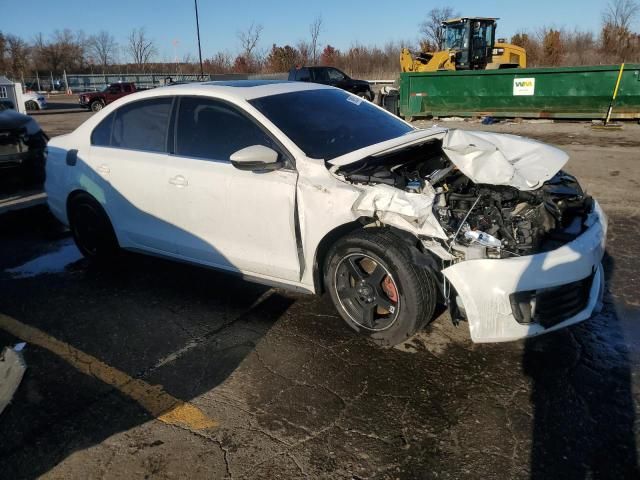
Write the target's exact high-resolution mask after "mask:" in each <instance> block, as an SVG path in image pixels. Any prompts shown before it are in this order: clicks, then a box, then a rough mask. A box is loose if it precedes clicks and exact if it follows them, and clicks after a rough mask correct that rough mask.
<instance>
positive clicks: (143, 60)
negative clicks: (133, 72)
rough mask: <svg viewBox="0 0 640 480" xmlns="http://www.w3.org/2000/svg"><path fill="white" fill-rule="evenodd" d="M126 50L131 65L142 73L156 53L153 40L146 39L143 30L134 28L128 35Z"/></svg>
mask: <svg viewBox="0 0 640 480" xmlns="http://www.w3.org/2000/svg"><path fill="white" fill-rule="evenodd" d="M127 50H128V52H129V55H131V58H132V59H133V63H135V64H136V65H137V66H138V68H141V69H142V70H143V71H144V67H145V65H146V64H147V63H149V60H150V59H151V57H153V56H154V55H155V54H156V52H157V50H156V47H155V45H154V44H153V40H150V39H148V38H147V35H146V33H145V31H144V28H140V29H136V28H134V29H133V30H132V31H131V33H130V34H129V43H128V45H127Z"/></svg>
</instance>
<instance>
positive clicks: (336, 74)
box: [328, 68, 344, 82]
mask: <svg viewBox="0 0 640 480" xmlns="http://www.w3.org/2000/svg"><path fill="white" fill-rule="evenodd" d="M328 74H329V80H331V81H333V82H341V81H342V80H344V74H343V73H342V72H341V71H340V70H336V69H335V68H330V69H329V70H328Z"/></svg>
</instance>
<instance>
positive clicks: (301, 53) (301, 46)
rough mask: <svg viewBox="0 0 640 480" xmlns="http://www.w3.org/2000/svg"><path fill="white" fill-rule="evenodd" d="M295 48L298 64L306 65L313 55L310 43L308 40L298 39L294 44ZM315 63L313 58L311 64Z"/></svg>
mask: <svg viewBox="0 0 640 480" xmlns="http://www.w3.org/2000/svg"><path fill="white" fill-rule="evenodd" d="M296 49H297V50H298V58H297V62H298V64H300V65H308V64H309V61H310V60H311V58H312V56H313V55H312V53H311V44H310V43H309V42H305V41H304V40H300V41H299V42H298V43H297V45H296ZM319 56H320V55H318V57H319ZM316 63H317V62H316V61H315V60H313V64H314V65H315V64H316Z"/></svg>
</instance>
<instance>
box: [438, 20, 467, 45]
mask: <svg viewBox="0 0 640 480" xmlns="http://www.w3.org/2000/svg"><path fill="white" fill-rule="evenodd" d="M467 37H468V35H467V24H466V23H454V24H450V25H446V26H445V31H444V45H443V48H444V49H445V50H462V49H464V48H467V45H468V44H467V42H468V38H467Z"/></svg>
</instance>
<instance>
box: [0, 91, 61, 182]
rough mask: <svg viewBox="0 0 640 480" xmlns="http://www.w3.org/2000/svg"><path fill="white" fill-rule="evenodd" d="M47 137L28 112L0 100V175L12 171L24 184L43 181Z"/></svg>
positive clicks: (2, 175)
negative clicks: (21, 111) (16, 109)
mask: <svg viewBox="0 0 640 480" xmlns="http://www.w3.org/2000/svg"><path fill="white" fill-rule="evenodd" d="M48 140H49V138H48V137H47V135H46V134H45V133H44V132H43V131H42V129H41V128H40V125H38V123H37V122H36V121H35V120H34V119H33V118H32V117H30V116H29V115H23V114H22V113H18V112H16V111H15V110H13V109H12V108H11V105H10V102H7V103H4V102H2V103H0V177H4V176H5V172H7V171H9V170H11V171H14V172H16V173H17V174H18V175H19V176H20V177H21V180H22V181H23V183H25V184H26V185H36V184H41V183H42V182H43V181H44V162H45V149H46V146H47V141H48Z"/></svg>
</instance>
